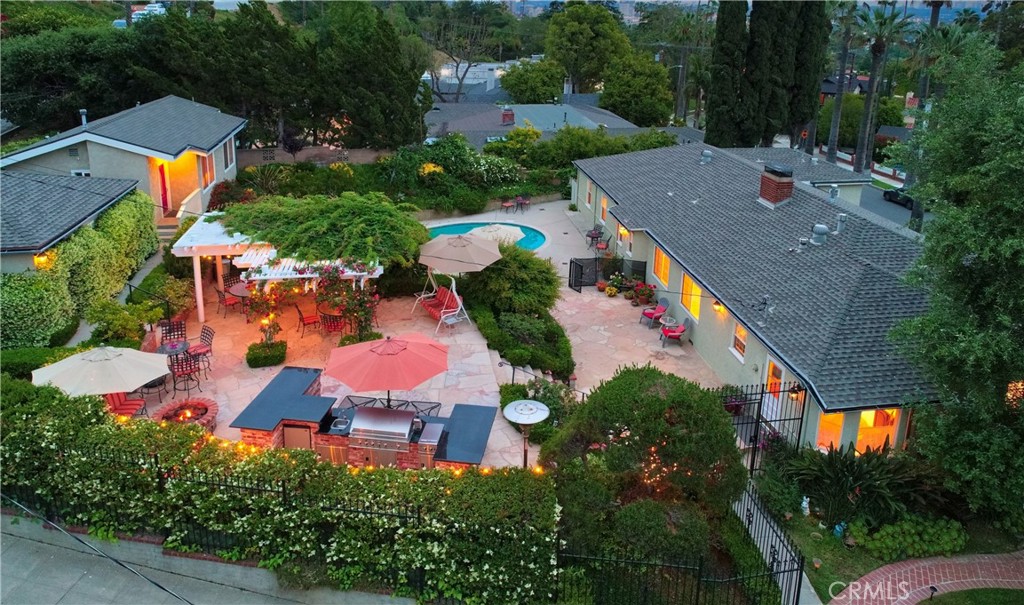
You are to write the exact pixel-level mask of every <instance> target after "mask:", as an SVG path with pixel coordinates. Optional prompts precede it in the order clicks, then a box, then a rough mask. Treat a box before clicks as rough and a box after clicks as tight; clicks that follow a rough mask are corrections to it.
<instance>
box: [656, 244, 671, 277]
mask: <svg viewBox="0 0 1024 605" xmlns="http://www.w3.org/2000/svg"><path fill="white" fill-rule="evenodd" d="M668 269H669V261H668V255H667V254H665V253H664V252H662V251H661V248H655V249H654V277H657V278H658V281H660V282H661V284H662V285H663V286H668Z"/></svg>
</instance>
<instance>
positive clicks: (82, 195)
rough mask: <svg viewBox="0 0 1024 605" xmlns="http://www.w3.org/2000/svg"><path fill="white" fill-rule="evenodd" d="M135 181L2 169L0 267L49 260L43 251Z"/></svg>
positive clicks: (16, 268)
mask: <svg viewBox="0 0 1024 605" xmlns="http://www.w3.org/2000/svg"><path fill="white" fill-rule="evenodd" d="M137 184H138V181H134V180H131V179H104V178H91V179H90V178H86V177H83V176H71V175H57V174H42V173H33V172H22V171H14V170H4V171H3V172H0V191H2V193H3V213H0V271H3V272H4V273H20V272H22V271H28V270H33V269H35V268H36V265H37V264H38V263H43V262H47V261H46V260H45V259H46V257H45V256H43V253H44V252H46V251H47V250H49V249H50V248H52V247H53V246H56V245H57V244H59V243H60V242H61V241H63V240H65V239H67V238H68V237H70V236H71V234H73V233H74V232H75V231H76V230H77V229H78V228H79V227H82V226H83V225H88V224H90V223H92V222H93V221H94V220H96V217H97V216H99V215H100V213H102V212H103V211H104V210H106V209H107V208H110V207H111V206H113V205H114V204H115V203H117V202H118V201H119V200H121V199H122V198H123V197H125V196H126V195H128V194H129V193H131V192H132V191H134V190H135V187H136V185H137Z"/></svg>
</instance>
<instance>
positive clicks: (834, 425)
mask: <svg viewBox="0 0 1024 605" xmlns="http://www.w3.org/2000/svg"><path fill="white" fill-rule="evenodd" d="M844 416H845V414H843V413H842V412H836V413H835V414H822V415H821V419H820V420H818V441H817V446H818V448H819V449H821V450H828V446H829V445H831V446H833V447H835V448H836V449H839V447H840V446H842V445H843V443H842V439H843V417H844Z"/></svg>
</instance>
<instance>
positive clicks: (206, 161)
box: [199, 154, 214, 189]
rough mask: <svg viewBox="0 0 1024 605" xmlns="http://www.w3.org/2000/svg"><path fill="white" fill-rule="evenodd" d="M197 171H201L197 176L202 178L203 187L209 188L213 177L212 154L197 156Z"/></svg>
mask: <svg viewBox="0 0 1024 605" xmlns="http://www.w3.org/2000/svg"><path fill="white" fill-rule="evenodd" d="M199 171H200V172H201V173H202V174H201V175H200V177H199V178H200V179H202V183H203V189H207V188H209V187H210V185H212V184H213V178H214V167H213V154H210V155H201V156H199Z"/></svg>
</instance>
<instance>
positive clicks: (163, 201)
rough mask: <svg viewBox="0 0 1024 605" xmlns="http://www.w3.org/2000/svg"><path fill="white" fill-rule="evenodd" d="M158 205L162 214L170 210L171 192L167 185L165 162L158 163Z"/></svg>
mask: <svg viewBox="0 0 1024 605" xmlns="http://www.w3.org/2000/svg"><path fill="white" fill-rule="evenodd" d="M158 170H159V173H160V206H161V208H163V211H164V216H167V214H168V213H169V212H170V211H171V193H170V191H168V187H167V164H160V167H159V168H158Z"/></svg>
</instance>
